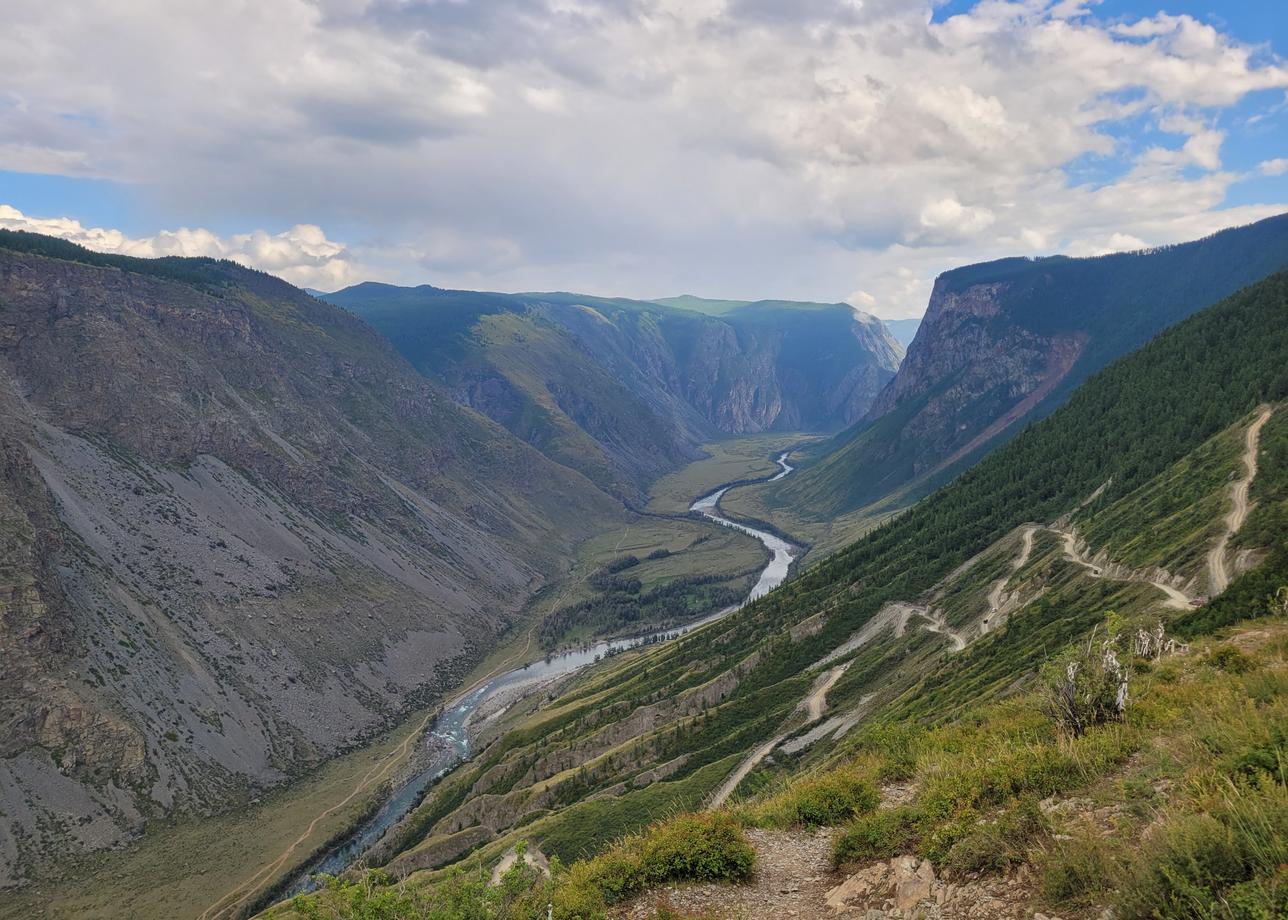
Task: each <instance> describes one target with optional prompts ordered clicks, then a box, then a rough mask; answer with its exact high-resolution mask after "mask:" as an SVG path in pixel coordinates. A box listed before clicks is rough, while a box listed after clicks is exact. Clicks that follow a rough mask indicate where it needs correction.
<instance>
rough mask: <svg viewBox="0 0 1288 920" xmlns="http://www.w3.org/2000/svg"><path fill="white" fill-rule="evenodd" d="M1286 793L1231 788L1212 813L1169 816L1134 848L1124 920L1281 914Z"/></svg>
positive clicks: (1272, 788) (1255, 918)
mask: <svg viewBox="0 0 1288 920" xmlns="http://www.w3.org/2000/svg"><path fill="white" fill-rule="evenodd" d="M1285 866H1288V789H1285V788H1284V786H1283V785H1281V784H1279V783H1275V782H1266V783H1262V784H1259V785H1256V786H1252V785H1244V786H1239V785H1230V786H1228V787H1227V788H1226V789H1225V790H1224V792H1223V793H1222V794H1221V795H1220V796H1219V797H1214V801H1213V804H1212V806H1211V807H1210V808H1209V812H1208V813H1207V814H1203V813H1185V814H1177V815H1174V816H1173V817H1171V818H1169V819H1168V820H1167V821H1166V822H1165V823H1164V825H1163V826H1162V827H1161V828H1160V829H1159V832H1157V833H1155V834H1153V835H1151V836H1150V837H1149V838H1148V839H1147V840H1146V841H1145V845H1144V846H1143V847H1141V848H1139V849H1138V850H1137V851H1136V855H1135V858H1134V860H1133V862H1132V865H1131V866H1130V867H1129V870H1128V873H1127V877H1126V880H1125V881H1124V883H1123V885H1122V887H1121V890H1120V894H1119V899H1118V910H1119V916H1120V917H1122V918H1123V920H1182V918H1191V917H1202V918H1208V917H1210V918H1230V920H1262V918H1266V920H1269V918H1275V917H1282V916H1284V914H1283V913H1282V912H1281V911H1282V909H1283V907H1284V906H1285V881H1288V879H1286V878H1285V871H1284V867H1285Z"/></svg>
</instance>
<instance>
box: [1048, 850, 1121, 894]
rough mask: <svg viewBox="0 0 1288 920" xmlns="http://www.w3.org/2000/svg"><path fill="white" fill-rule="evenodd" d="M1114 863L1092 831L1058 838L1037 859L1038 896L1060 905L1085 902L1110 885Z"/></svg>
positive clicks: (1103, 891)
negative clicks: (1039, 894)
mask: <svg viewBox="0 0 1288 920" xmlns="http://www.w3.org/2000/svg"><path fill="white" fill-rule="evenodd" d="M1115 869H1116V867H1115V865H1114V862H1113V859H1112V857H1111V855H1110V852H1109V848H1108V845H1107V844H1106V842H1105V840H1104V839H1103V838H1102V837H1100V836H1099V835H1098V834H1095V833H1093V832H1083V833H1081V834H1079V835H1078V836H1076V837H1071V838H1069V839H1068V840H1062V841H1060V842H1059V843H1058V844H1057V845H1056V846H1055V847H1054V848H1052V849H1050V850H1047V851H1046V852H1045V854H1044V855H1043V857H1042V859H1041V860H1040V870H1041V873H1042V874H1041V890H1042V896H1043V897H1044V898H1046V899H1047V901H1049V902H1051V903H1052V904H1057V905H1060V906H1062V907H1063V906H1085V905H1088V904H1091V903H1094V902H1095V901H1096V900H1097V899H1098V898H1100V897H1101V896H1103V895H1104V894H1105V893H1106V892H1108V891H1110V890H1111V889H1112V888H1113V879H1114V872H1115Z"/></svg>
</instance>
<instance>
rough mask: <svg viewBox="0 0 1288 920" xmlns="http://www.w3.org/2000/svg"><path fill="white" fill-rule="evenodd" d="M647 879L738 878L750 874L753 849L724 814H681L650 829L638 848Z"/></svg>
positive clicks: (733, 879)
mask: <svg viewBox="0 0 1288 920" xmlns="http://www.w3.org/2000/svg"><path fill="white" fill-rule="evenodd" d="M640 857H641V868H642V870H643V873H644V876H645V877H646V878H647V879H648V880H649V881H654V882H668V881H738V880H740V879H745V878H747V877H748V876H749V875H751V872H752V869H753V868H755V865H756V851H755V850H753V849H752V848H751V844H749V843H747V839H746V837H745V836H744V835H743V833H742V828H740V827H739V826H738V824H737V823H736V822H735V821H734V819H733V817H732V816H730V815H729V814H727V813H723V812H716V813H715V814H693V815H681V816H680V817H678V818H674V819H672V820H671V821H669V822H667V823H666V824H661V825H658V826H656V827H654V828H653V830H651V831H650V832H649V834H648V835H647V836H646V837H645V838H644V841H643V846H642V847H641V849H640Z"/></svg>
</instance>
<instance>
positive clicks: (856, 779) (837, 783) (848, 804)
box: [746, 763, 881, 827]
mask: <svg viewBox="0 0 1288 920" xmlns="http://www.w3.org/2000/svg"><path fill="white" fill-rule="evenodd" d="M870 773H871V770H870V769H868V764H867V763H862V764H849V765H847V766H844V767H841V768H839V769H835V770H832V771H830V772H827V773H822V774H820V775H818V776H814V777H810V778H808V779H803V780H798V781H796V782H794V783H790V784H788V785H787V786H786V788H784V789H783V790H782V791H781V792H779V793H777V794H775V795H773V796H771V797H769V798H768V799H766V800H765V801H764V802H762V803H760V804H758V805H755V806H752V807H751V808H749V809H748V810H747V812H746V819H747V820H748V821H749V822H750V823H753V824H757V825H763V826H770V827H791V826H797V825H803V826H805V827H830V826H833V825H836V824H840V823H842V822H844V821H847V820H849V819H850V818H853V817H855V816H856V815H861V814H865V813H867V812H870V811H872V810H874V809H875V808H876V807H877V805H879V804H880V803H881V795H880V793H878V792H877V789H876V786H875V785H874V784H873V783H872V781H871V780H870V779H869V778H868V776H869V775H870Z"/></svg>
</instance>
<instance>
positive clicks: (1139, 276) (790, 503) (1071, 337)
mask: <svg viewBox="0 0 1288 920" xmlns="http://www.w3.org/2000/svg"><path fill="white" fill-rule="evenodd" d="M1284 267H1288V215H1281V216H1279V217H1272V218H1269V219H1267V220H1263V221H1261V222H1259V223H1256V224H1252V225H1250V226H1247V227H1240V228H1235V229H1231V230H1226V231H1222V232H1221V233H1217V234H1214V235H1213V236H1210V237H1207V238H1205V239H1202V240H1197V241H1195V242H1192V243H1185V244H1181V245H1177V246H1168V247H1164V248H1161V249H1154V250H1148V251H1143V252H1132V253H1118V254H1113V255H1106V256H1099V257H1095V258H1085V259H1071V258H1065V257H1051V258H1044V259H1003V260H1000V261H996V262H987V263H983V264H980V265H971V266H967V267H965V268H959V269H954V270H953V271H950V272H946V273H944V274H943V275H941V276H940V277H939V278H938V280H937V281H936V282H935V287H934V291H933V293H932V294H931V298H930V304H929V307H928V309H927V311H926V315H925V317H924V319H923V320H922V322H921V325H920V327H919V329H918V331H917V336H916V339H915V340H914V341H913V342H912V344H911V345H910V346H909V348H908V353H907V357H906V358H905V360H904V361H903V363H902V365H901V366H900V368H899V373H898V374H897V376H896V377H895V379H894V380H892V381H891V382H890V384H889V385H887V386H886V388H885V389H884V390H883V391H882V393H881V395H880V396H879V397H878V398H877V400H876V401H875V402H874V403H873V405H872V407H871V408H870V409H869V410H868V412H867V413H866V415H865V416H864V418H863V419H861V420H860V421H859V422H857V423H856V424H855V425H853V426H851V427H850V428H849V429H847V430H846V431H844V432H843V433H841V434H839V435H837V436H836V437H835V438H834V439H833V440H832V441H831V442H830V443H828V444H826V445H825V446H823V447H821V448H819V449H818V451H817V455H816V457H815V462H812V463H811V464H810V465H809V468H808V469H805V470H803V471H802V473H801V475H800V476H798V477H794V478H793V479H792V480H790V481H785V482H783V483H781V484H779V485H777V486H775V487H774V488H773V489H772V490H768V491H766V493H765V494H764V495H763V496H762V500H763V501H764V503H765V504H766V505H767V506H768V507H769V508H771V509H772V508H774V507H775V506H778V507H790V508H792V509H793V511H794V513H795V514H797V515H803V516H812V517H814V518H815V519H819V520H824V519H828V518H833V517H837V516H839V515H843V514H846V513H849V512H854V511H856V510H859V509H862V508H864V507H865V506H869V505H872V504H874V503H878V502H882V501H883V500H886V501H888V500H889V499H890V497H891V496H895V499H896V503H902V504H906V503H907V502H908V501H910V500H912V499H914V498H916V497H918V496H920V495H924V494H926V493H927V492H928V491H930V490H931V489H932V488H933V487H934V486H936V485H939V484H942V483H943V482H945V481H947V480H948V479H949V478H951V477H952V476H953V475H955V474H956V473H958V472H960V471H961V470H963V469H965V468H966V467H968V466H969V465H970V464H971V463H973V462H974V461H975V460H976V459H978V458H979V457H980V456H981V455H982V454H984V453H986V452H987V451H988V450H990V449H992V448H993V447H995V446H996V445H997V444H999V443H1001V442H1004V441H1005V440H1007V439H1008V438H1010V437H1013V436H1014V435H1015V434H1016V433H1017V432H1018V431H1020V430H1022V429H1023V427H1024V426H1025V425H1026V424H1028V423H1030V422H1032V421H1034V420H1036V419H1040V418H1042V417H1043V416H1045V415H1048V414H1049V413H1050V412H1051V411H1053V410H1054V409H1055V408H1056V407H1058V406H1059V405H1060V404H1062V403H1063V402H1064V401H1065V400H1066V399H1068V397H1069V394H1070V393H1072V392H1073V391H1074V389H1075V388H1076V387H1077V386H1078V385H1079V384H1080V383H1082V382H1083V381H1085V380H1086V379H1087V378H1088V377H1090V376H1091V375H1092V374H1094V373H1095V372H1096V371H1097V370H1099V369H1100V368H1102V367H1104V366H1105V365H1106V364H1107V363H1109V362H1110V361H1112V360H1113V359H1114V358H1116V357H1119V356H1121V355H1123V354H1126V353H1127V352H1129V351H1131V350H1133V349H1135V348H1138V347H1140V346H1141V345H1143V344H1145V343H1146V342H1147V341H1149V339H1150V338H1152V337H1153V336H1154V335H1156V334H1157V333H1159V332H1160V331H1161V330H1163V329H1165V328H1167V327H1168V326H1170V325H1172V324H1174V323H1176V322H1178V321H1179V320H1181V319H1184V318H1185V317H1186V316H1189V315H1190V314H1192V313H1194V312H1195V311H1197V310H1200V309H1202V308H1203V307H1206V306H1208V305H1209V304H1212V303H1214V302H1215V301H1217V300H1219V299H1220V298H1222V297H1224V296H1226V295H1228V294H1230V293H1233V292H1234V291H1236V290H1238V289H1239V288H1241V287H1243V286H1244V285H1247V284H1250V283H1252V282H1254V281H1257V280H1259V279H1260V278H1263V277H1265V276H1266V275H1268V274H1270V273H1271V272H1274V271H1276V270H1280V269H1282V268H1284Z"/></svg>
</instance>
